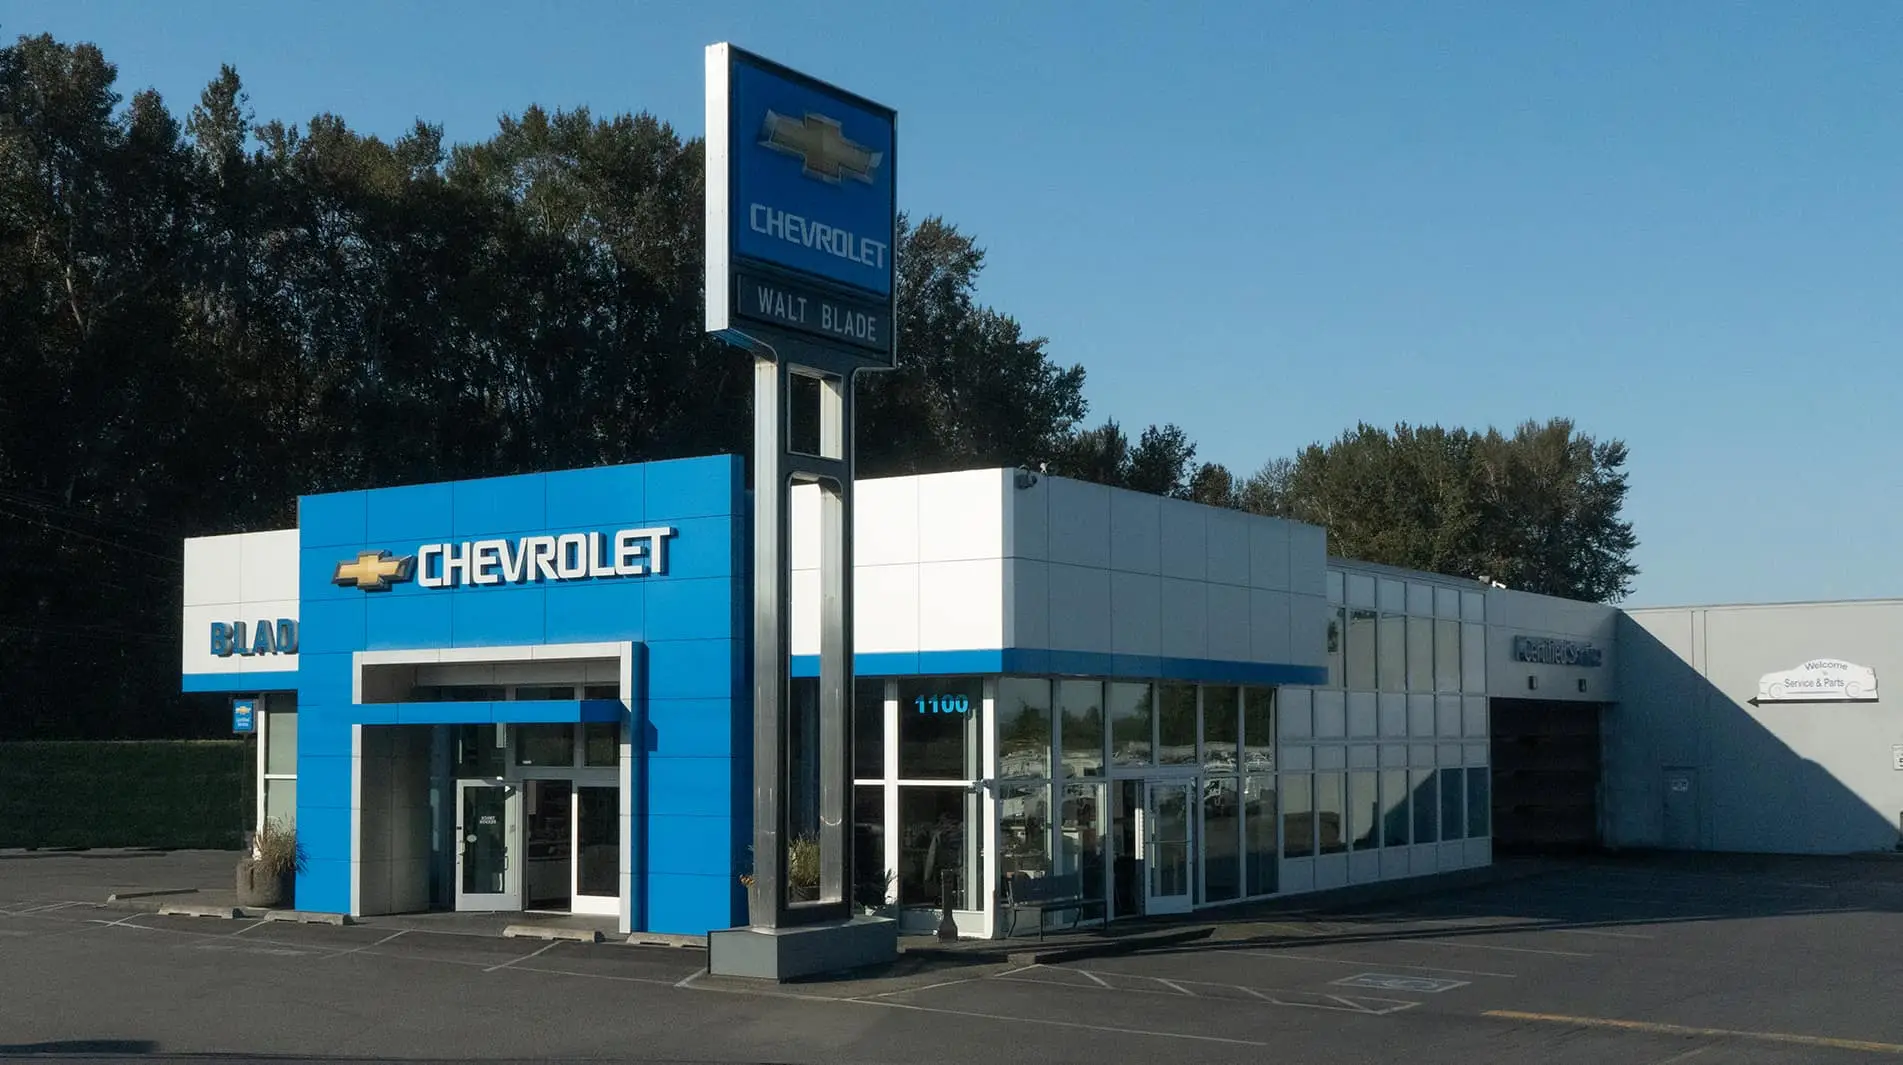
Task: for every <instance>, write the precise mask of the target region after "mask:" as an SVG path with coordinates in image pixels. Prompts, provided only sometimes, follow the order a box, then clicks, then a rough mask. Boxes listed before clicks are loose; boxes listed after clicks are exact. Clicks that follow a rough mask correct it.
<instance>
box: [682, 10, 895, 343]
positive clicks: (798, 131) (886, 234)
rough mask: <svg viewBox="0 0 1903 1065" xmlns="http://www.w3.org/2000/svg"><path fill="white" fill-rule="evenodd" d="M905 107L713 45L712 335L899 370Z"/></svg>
mask: <svg viewBox="0 0 1903 1065" xmlns="http://www.w3.org/2000/svg"><path fill="white" fill-rule="evenodd" d="M895 119H896V115H895V113H894V112H893V111H892V110H891V109H890V108H887V107H882V106H880V105H879V104H875V103H872V102H871V101H869V100H865V99H863V98H861V97H859V96H855V95H853V94H852V93H848V92H846V91H844V90H843V89H839V88H836V87H834V86H831V85H827V84H826V83H824V82H821V81H818V80H816V79H813V78H810V77H807V76H806V75H804V74H801V73H799V72H797V71H793V70H789V69H787V68H786V67H782V66H780V65H779V64H777V63H773V62H771V61H769V60H766V59H763V58H761V57H759V56H756V55H753V54H752V53H749V52H746V51H744V50H742V49H739V48H735V47H734V46H732V45H729V44H716V45H712V46H710V47H709V48H708V49H707V205H706V209H707V329H708V331H709V332H714V333H719V334H721V335H722V336H723V337H725V338H727V339H730V340H733V341H735V342H736V343H740V344H742V346H752V345H751V344H750V343H749V341H753V340H757V339H761V338H765V339H767V340H768V342H769V343H771V338H772V337H773V336H774V335H790V336H793V337H796V338H798V339H800V340H804V341H807V342H809V343H816V344H820V345H823V346H825V347H827V348H829V349H833V350H839V351H844V352H849V353H851V354H852V355H854V356H856V357H858V358H860V359H863V360H864V361H865V362H866V363H867V364H868V365H879V366H890V365H892V362H893V360H894V358H895V356H896V353H897V345H896V338H895V337H894V335H893V310H894V299H895V295H894V285H893V251H894V249H893V243H894V240H895V238H896V230H897V217H898V216H897V200H896V194H895V190H896V188H897V185H896V182H895V180H894V174H895V164H896V160H895V158H894V156H893V149H894V137H895V128H896V127H895Z"/></svg>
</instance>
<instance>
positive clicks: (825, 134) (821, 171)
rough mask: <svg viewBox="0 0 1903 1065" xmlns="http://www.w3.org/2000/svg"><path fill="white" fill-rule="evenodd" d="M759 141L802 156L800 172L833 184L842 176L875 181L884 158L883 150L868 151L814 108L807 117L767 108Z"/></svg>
mask: <svg viewBox="0 0 1903 1065" xmlns="http://www.w3.org/2000/svg"><path fill="white" fill-rule="evenodd" d="M760 143H761V144H763V145H765V146H766V147H768V148H771V149H773V150H774V151H776V152H784V153H786V154H787V155H797V156H799V157H800V162H801V163H802V164H804V166H803V169H802V170H801V173H803V174H805V175H806V176H807V177H812V178H818V179H819V180H821V181H826V182H830V183H832V184H834V185H837V184H839V179H840V178H842V177H849V178H852V179H853V180H854V181H863V182H865V183H866V184H868V185H870V184H872V172H873V171H874V170H876V169H877V168H878V166H879V162H880V160H882V159H884V158H885V153H884V152H873V151H867V150H866V146H865V145H863V144H855V143H853V142H852V141H849V140H847V139H846V135H845V133H843V132H842V131H841V130H840V128H839V123H838V122H837V121H836V120H834V119H830V118H827V117H826V116H825V115H816V114H814V113H813V112H811V111H808V112H806V117H804V118H789V117H787V116H786V115H782V114H778V113H776V112H773V111H768V112H767V113H766V132H765V133H764V134H763V135H762V136H761V138H760Z"/></svg>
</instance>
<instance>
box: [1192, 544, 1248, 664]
mask: <svg viewBox="0 0 1903 1065" xmlns="http://www.w3.org/2000/svg"><path fill="white" fill-rule="evenodd" d="M1244 557H1247V556H1244ZM1207 588H1208V600H1207V605H1208V613H1207V619H1208V620H1207V622H1206V623H1205V625H1204V627H1203V632H1204V639H1205V640H1206V641H1207V642H1208V647H1209V655H1208V657H1210V658H1213V659H1216V660H1218V661H1222V662H1247V661H1250V659H1251V657H1252V649H1251V647H1250V644H1249V632H1250V627H1251V619H1250V615H1249V597H1250V595H1251V594H1252V593H1251V592H1250V591H1249V589H1248V587H1246V586H1244V587H1236V586H1234V585H1230V584H1210V585H1208V586H1207Z"/></svg>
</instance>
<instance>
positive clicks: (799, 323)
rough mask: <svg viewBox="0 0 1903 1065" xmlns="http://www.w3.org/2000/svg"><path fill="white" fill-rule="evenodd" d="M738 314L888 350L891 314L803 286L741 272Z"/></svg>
mask: <svg viewBox="0 0 1903 1065" xmlns="http://www.w3.org/2000/svg"><path fill="white" fill-rule="evenodd" d="M734 282H735V286H734V287H735V288H736V289H737V290H738V291H737V292H736V293H735V296H736V298H737V299H738V301H739V304H740V306H739V312H740V313H741V314H742V315H744V316H746V317H749V318H760V319H765V320H767V321H770V322H774V323H776V324H778V325H783V326H786V327H787V328H789V329H797V330H799V331H801V332H803V333H807V334H810V335H812V336H816V337H825V338H827V339H830V340H833V341H835V342H838V343H842V344H851V345H853V346H855V347H861V348H867V349H869V350H873V351H884V350H889V346H890V338H891V330H892V315H891V313H890V312H889V311H888V310H887V309H886V308H885V307H883V306H879V305H877V304H871V303H861V302H859V301H856V300H842V299H839V298H838V297H836V296H829V295H826V294H824V293H821V292H819V291H817V290H814V289H810V288H807V287H805V286H803V285H789V284H787V283H786V282H784V281H775V280H768V279H766V278H763V277H759V276H757V275H752V274H746V273H741V274H738V275H736V276H735V278H734Z"/></svg>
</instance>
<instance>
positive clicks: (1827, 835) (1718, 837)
mask: <svg viewBox="0 0 1903 1065" xmlns="http://www.w3.org/2000/svg"><path fill="white" fill-rule="evenodd" d="M1618 643H1619V705H1618V706H1616V707H1615V708H1613V709H1612V711H1611V712H1610V714H1609V716H1608V718H1607V720H1606V722H1605V725H1606V775H1607V777H1606V779H1607V786H1606V803H1605V807H1606V808H1605V815H1604V816H1605V818H1606V837H1607V841H1608V842H1609V843H1611V844H1614V845H1618V846H1658V845H1662V843H1663V842H1664V841H1663V835H1662V834H1663V831H1664V826H1663V816H1664V805H1665V793H1664V789H1665V784H1664V780H1665V773H1666V770H1667V769H1668V768H1671V767H1684V768H1689V769H1694V770H1696V774H1695V784H1694V787H1695V788H1696V794H1695V796H1694V802H1693V805H1694V817H1695V820H1696V823H1697V827H1698V840H1699V846H1700V847H1701V848H1702V849H1706V850H1731V851H1758V852H1777V853H1820V854H1841V853H1850V852H1855V851H1871V850H1891V849H1893V848H1895V846H1896V845H1897V842H1898V832H1897V819H1898V817H1899V816H1903V813H1900V812H1903V772H1899V771H1898V770H1896V769H1895V768H1893V766H1892V757H1891V750H1890V748H1891V746H1892V745H1893V744H1903V717H1900V716H1899V715H1898V713H1897V706H1898V702H1899V700H1903V687H1899V686H1903V602H1899V601H1867V602H1842V603H1814V604H1789V605H1784V604H1779V605H1765V606H1714V607H1693V608H1680V609H1661V610H1635V611H1631V612H1629V613H1628V614H1626V615H1625V617H1623V618H1622V619H1621V621H1620V625H1619V633H1618ZM1816 658H1841V659H1847V660H1849V661H1851V662H1854V663H1857V664H1858V665H1864V666H1870V667H1873V668H1874V669H1875V670H1876V673H1877V678H1878V683H1879V691H1880V692H1881V693H1882V700H1881V701H1880V702H1876V703H1865V704H1828V703H1822V704H1790V705H1782V706H1780V705H1764V706H1752V705H1751V704H1750V702H1749V700H1750V699H1752V698H1753V697H1754V696H1756V695H1757V686H1758V678H1759V677H1761V676H1762V675H1763V674H1766V673H1771V672H1776V671H1780V670H1786V669H1791V668H1793V667H1795V666H1797V665H1800V664H1801V663H1803V662H1805V661H1809V660H1812V659H1816ZM1886 684H1887V685H1890V687H1888V688H1887V689H1886V688H1885V687H1884V685H1886ZM1679 798H1680V800H1681V801H1683V799H1684V796H1683V795H1680V796H1679Z"/></svg>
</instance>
